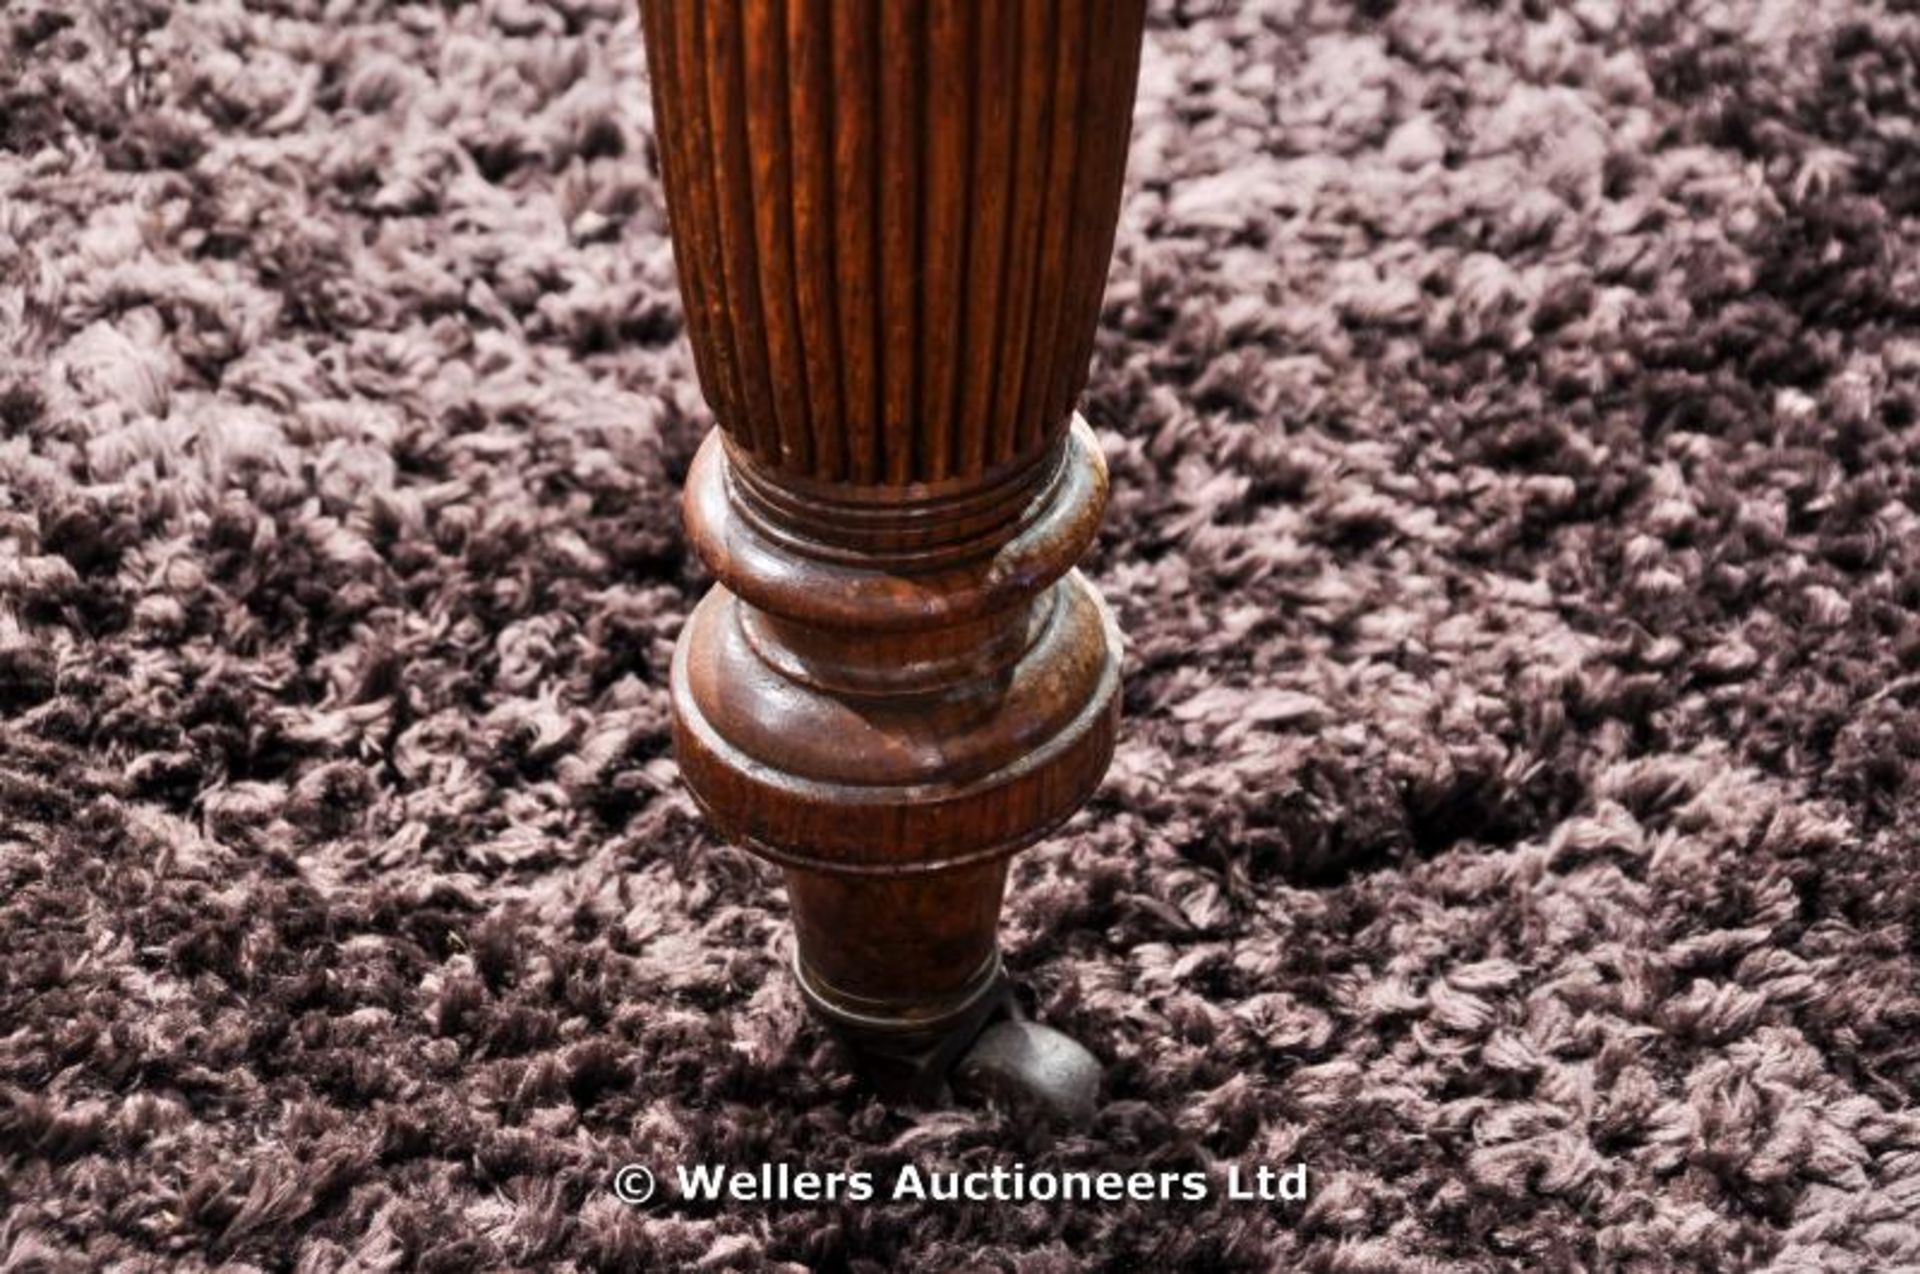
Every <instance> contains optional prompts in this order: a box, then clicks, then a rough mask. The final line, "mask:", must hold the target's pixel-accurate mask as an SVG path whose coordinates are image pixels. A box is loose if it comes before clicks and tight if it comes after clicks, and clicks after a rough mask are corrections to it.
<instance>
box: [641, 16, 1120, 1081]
mask: <svg viewBox="0 0 1920 1274" xmlns="http://www.w3.org/2000/svg"><path fill="white" fill-rule="evenodd" d="M1143 8H1144V0H926V2H921V0H645V2H644V3H643V7H642V13H643V17H644V21H645V35H646V42H647V50H648V64H649V75H650V78H651V81H652V86H653V98H654V107H655V120H656V125H657V127H658V130H659V141H660V152H661V157H662V163H663V167H664V170H665V171H664V176H665V183H666V191H667V200H668V211H669V216H670V219H671V223H672V230H673V237H674V251H675V261H676V264H677V265H678V268H679V273H680V283H681V289H682V293H683V295H684V297H685V300H686V309H687V315H688V323H689V328H690V334H691V337H692V341H693V348H694V354H695V359H696V363H697V366H698V370H699V375H700V380H701V386H702V388H703V390H704V391H705V394H706V397H707V401H708V403H709V404H710V405H711V406H712V409H713V412H714V415H715V417H716V419H717V420H718V422H719V426H720V427H719V429H718V430H716V431H715V433H714V434H713V435H712V436H711V437H709V438H708V439H707V442H706V444H705V445H704V446H703V447H702V448H701V451H700V453H699V455H698V457H697V458H696V460H695V462H694V466H693V469H692V472H691V473H690V475H689V477H688V484H687V495H686V512H687V523H688V527H689V531H690V533H691V535H692V539H693V543H694V545H695V547H696V549H697V550H698V552H699V553H700V555H701V557H702V558H703V559H704V560H705V561H706V563H707V564H708V566H709V567H710V568H711V569H712V570H713V573H714V574H715V575H716V576H717V577H718V579H719V581H720V582H719V584H718V585H717V586H716V587H715V588H714V589H713V591H712V592H711V593H710V594H709V595H708V596H707V598H706V599H705V600H704V601H703V602H702V603H701V604H700V606H699V607H698V608H697V609H696V611H695V613H694V615H693V617H692V618H691V620H690V621H689V623H688V625H687V628H686V631H685V632H684V633H683V634H682V635H681V638H680V643H679V646H678V648H677V649H676V652H675V658H674V671H673V706H674V714H675V739H676V747H677V753H678V756H679V760H680V766H681V770H682V772H683V774H684V775H685V778H686V781H687V783H688V785H689V787H690V788H691V790H692V792H693V794H694V795H695V797H696V798H697V799H698V801H699V802H700V804H701V806H702V808H703V809H704V810H705V811H706V812H707V814H708V816H709V817H710V818H711V819H712V821H713V822H714V824H715V825H716V826H717V827H718V828H719V829H721V830H722V831H723V832H724V833H726V834H727V835H729V836H732V837H735V838H738V839H739V840H740V841H742V842H743V843H744V844H746V845H748V846H750V847H751V848H753V849H754V850H755V851H757V852H759V853H761V854H763V855H765V856H767V857H769V858H771V859H773V860H774V861H776V862H778V863H780V864H781V865H782V866H783V867H784V868H785V871H786V879H787V886H788V892H789V895H790V897H791V900H792V904H793V912H794V923H795V928H796V931H797V934H798V949H799V957H798V968H797V973H798V976H799V978H800V985H801V987H802V989H803V991H804V992H805V994H806V996H807V999H808V1001H809V1003H810V1004H811V1005H812V1006H813V1007H814V1009H815V1011H816V1012H817V1013H819V1014H820V1015H821V1016H822V1017H823V1018H825V1019H826V1020H827V1021H829V1022H831V1023H833V1024H834V1025H835V1026H837V1027H839V1028H840V1029H841V1030H843V1031H845V1032H846V1033H847V1034H848V1035H849V1036H850V1037H851V1038H852V1039H853V1040H854V1042H855V1044H856V1046H857V1047H858V1049H859V1050H860V1051H861V1052H862V1054H863V1055H864V1056H865V1057H866V1058H867V1059H868V1060H869V1061H870V1062H876V1063H878V1064H877V1065H876V1066H875V1069H874V1073H875V1075H876V1077H877V1078H879V1079H881V1080H883V1081H885V1080H887V1079H889V1077H892V1078H894V1079H898V1078H899V1077H900V1075H901V1074H903V1073H905V1074H907V1075H908V1076H909V1078H913V1076H912V1070H913V1067H914V1066H915V1065H916V1064H919V1063H922V1062H925V1061H926V1059H928V1058H933V1059H934V1063H933V1068H934V1069H939V1068H940V1064H941V1063H944V1062H945V1061H947V1060H950V1055H951V1054H952V1053H953V1052H954V1051H956V1048H957V1046H958V1045H959V1044H964V1043H965V1042H966V1041H967V1040H968V1039H970V1038H971V1037H972V1036H973V1035H974V1034H975V1033H977V1032H978V1030H979V1029H980V1027H981V1024H982V1022H983V1021H984V1020H985V1018H986V1017H987V1016H988V1015H989V1013H990V1012H991V1011H992V1010H993V1009H994V1007H995V1006H996V1005H997V1004H998V1003H999V1002H1000V1001H1001V998H1002V996H1003V992H1002V989H1001V984H1000V973H999V956H998V952H997V948H996V945H995V929H996V926H997V922H998V917H999V912H1000V905H1001V897H1002V893H1003V891H1004V888H1005V882H1006V861H1007V858H1008V857H1009V856H1010V855H1011V854H1012V853H1013V852H1014V851H1016V850H1018V849H1019V848H1021V847H1022V846H1024V845H1026V844H1028V843H1030V842H1032V841H1033V840H1035V839H1037V838H1038V837H1040V836H1042V835H1044V834H1045V833H1046V832H1047V831H1049V830H1050V829H1052V828H1053V827H1055V826H1057V825H1058V824H1059V823H1060V822H1061V821H1062V820H1063V819H1065V818H1066V817H1067V816H1068V815H1069V814H1071V813H1072V812H1073V810H1074V809H1075V808H1077V807H1078V806H1079V805H1080V803H1081V802H1082V801H1084V800H1085V799H1086V797H1087V796H1088V795H1089V794H1090V793H1091V792H1092V791H1093V789H1094V787H1095V786H1096V785H1097V784H1098V782H1099V781H1100V777H1101V775H1102V774H1103V773H1104V772H1105V770H1106V766H1107V763H1108V761H1109V760H1110V758H1111V756H1112V751H1113V740H1114V732H1115V729H1116V726H1117V722H1118V711H1119V680H1118V663H1117V649H1118V647H1117V641H1116V638H1115V635H1114V633H1113V631H1112V625H1111V620H1110V619H1109V618H1108V616H1107V614H1106V611H1105V608H1104V606H1103V605H1102V604H1101V602H1100V600H1099V598H1098V597H1097V596H1096V595H1095V593H1094V591H1093V590H1092V588H1091V587H1090V586H1089V585H1088V584H1087V583H1086V581H1085V580H1084V579H1083V578H1082V577H1081V576H1080V575H1079V574H1078V573H1077V572H1076V571H1074V570H1073V565H1074V563H1075V562H1076V561H1077V560H1078V559H1079V557H1080V556H1081V554H1082V553H1083V552H1084V551H1085V549H1086V548H1087V546H1088V545H1089V544H1090V543H1091V541H1092V539H1093V536H1094V533H1095V530H1096V528H1097V525H1098V522H1099V517H1100V511H1101V508H1102V505H1103V504H1104V502H1105V497H1106V471H1105V467H1104V465H1103V463H1102V461H1101V458H1100V453H1099V449H1098V447H1097V446H1096V445H1095V444H1094V441H1093V438H1092V436H1091V434H1090V433H1089V432H1088V431H1087V429H1086V427H1085V426H1084V425H1083V424H1079V423H1077V422H1076V420H1075V418H1074V417H1073V415H1072V408H1073V402H1074V400H1075V399H1076V398H1077V397H1078V395H1079V393H1080V390H1081V388H1082V387H1083V384H1084V381H1085V377H1086V369H1087V364H1088V360H1089V357H1090V354H1091V348H1092V341H1093V334H1094V326H1095V322H1096V320H1097V317H1098V310H1099V301H1100V293H1101V288H1102V285H1103V282H1104V280H1105V276H1106V269H1107V261H1108V257H1109V255H1110V253H1111V251H1112V246H1113V233H1114V223H1115V218H1116V215H1117V211H1118V205H1119V197H1120V183H1121V177H1122V173H1123V169H1124V166H1125V159H1126V150H1127V138H1128V126H1129V117H1130V115H1131V111H1132V102H1133V90H1134V77H1135V73H1136V70H1137V65H1138V59H1139V47H1140V38H1141V25H1142V17H1143V13H1142V11H1143ZM1015 1051H1016V1052H1017V1051H1018V1050H1015ZM1003 1052H1004V1050H1003ZM888 1063H899V1065H893V1066H891V1067H890V1066H889V1065H888ZM902 1066H904V1067H905V1068H906V1069H905V1072H903V1071H902V1069H901V1067H902ZM922 1069H925V1067H922ZM1015 1069H1016V1070H1017V1067H1015ZM918 1078H919V1079H925V1078H926V1076H925V1075H921V1076H918ZM902 1082H903V1083H905V1082H906V1081H902ZM908 1086H910V1085H908Z"/></svg>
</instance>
